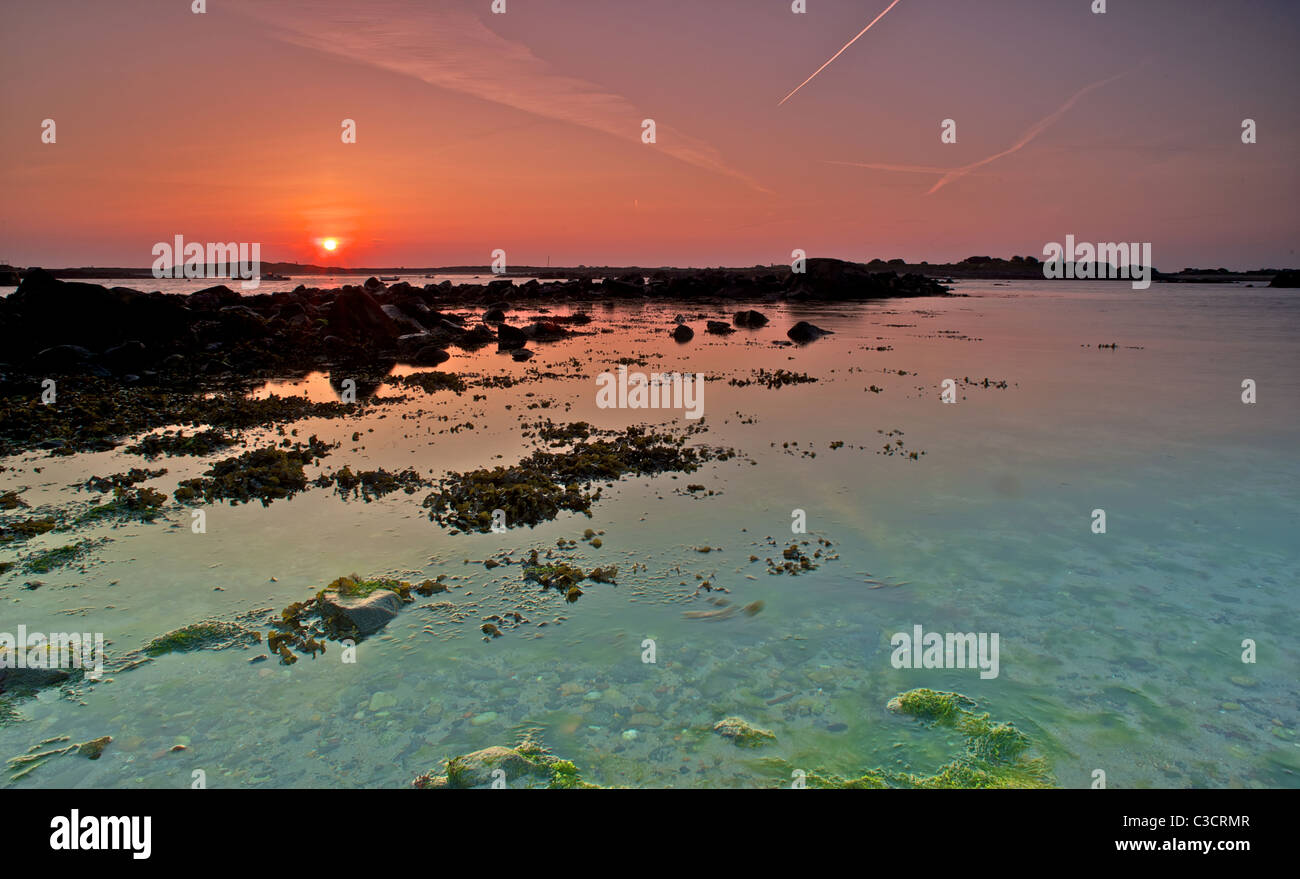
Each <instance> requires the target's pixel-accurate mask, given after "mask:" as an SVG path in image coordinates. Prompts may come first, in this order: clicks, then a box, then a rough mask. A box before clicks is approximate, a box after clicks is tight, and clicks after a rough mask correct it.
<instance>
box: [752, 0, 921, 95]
mask: <svg viewBox="0 0 1300 879" xmlns="http://www.w3.org/2000/svg"><path fill="white" fill-rule="evenodd" d="M900 2H901V0H894V2H893V3H890V4H889V5H888V6H887V7H885V11H884V12H882V13H880V14H879V15H877V16H876V17H875V18H873V19H872V20H871V24H869V25H867V26H866V27H864V28H863V29H862V30H860V31H858V35H857V36H856V37H854V38H853V39H851V40H849V41H848V42H847V43H845V44H844V48H843V49H840V50H839V51H838V52H836V53H835V54H834V55H832V56H831V57H830V61H827V62H826V63H825V64H823V65H822V66H821V67H818V68H817V69H816V70H814V71H813V74H812V76H810V77H808V78H807V79H805V80H804V81H803V82H801V83H799V84H798V85H797V86H795V88H794V91H792V92H790V94H788V95H786V96H785V97H784V98H782V99H781V100H780V102H779V103H778V104H777V106H778V107H779V106H781V104H784V103H785V102H786V101H788V100H790V99H791V98H793V97H794V93H795V92H797V91H799V89H801V88H803V87H804V86H806V85H807V84H808V83H810V82H812V81H813V80H814V79H815V78H816V77H817V74H819V73H821V72H822V71H823V70H825V69H826V68H827V67H830V66H831V61H834V60H835V59H836V58H838V57H840V56H841V55H843V54H844V50H845V49H847V48H848V47H849V46H852V45H853V44H854V43H856V42H857V41H858V39H859V38H860V37H861V36H862V35H863V34H865V33H866V32H867V31H869V30H871V29H872V28H873V27H875V26H876V22H878V21H880V19H882V18H884V17H885V16H886V15H887V14H889V10H891V9H893V8H894V7H895V6H897V5H898V4H899V3H900Z"/></svg>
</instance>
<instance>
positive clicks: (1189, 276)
mask: <svg viewBox="0 0 1300 879" xmlns="http://www.w3.org/2000/svg"><path fill="white" fill-rule="evenodd" d="M1031 259H1032V258H1031ZM859 265H862V266H864V267H866V268H867V269H868V270H871V271H882V272H883V271H894V272H898V273H899V274H916V275H922V276H924V277H927V278H933V279H935V280H942V279H945V278H951V279H954V280H988V281H1016V280H1026V281H1030V280H1033V281H1043V280H1050V279H1046V278H1044V276H1043V267H1042V263H1041V262H1029V261H1027V260H1008V259H999V258H989V257H972V258H970V259H967V260H963V261H962V262H957V263H928V262H919V263H909V262H904V261H902V260H892V261H888V262H886V261H884V260H873V261H871V262H869V263H860V264H859ZM34 269H35V267H31V268H25V269H17V268H13V267H9V266H0V276H3V275H5V274H10V275H11V276H16V277H17V278H21V277H23V276H25V275H26V274H27V273H28V272H30V271H33V270H34ZM783 270H784V271H788V270H789V266H788V265H784V264H782V265H767V266H723V267H717V268H675V267H665V266H589V265H579V266H523V265H519V266H513V267H511V268H510V270H508V271H506V272H504V273H495V272H493V271H492V267H491V266H490V265H477V266H430V267H414V268H412V267H406V266H367V267H358V268H344V267H340V266H317V265H304V264H300V263H286V262H264V263H262V264H261V272H262V275H263V276H267V275H287V276H289V277H294V278H297V277H302V278H310V277H314V276H340V275H342V276H357V277H367V276H372V275H373V276H392V275H406V276H409V275H474V274H477V275H484V276H488V277H489V278H490V279H498V278H538V279H540V280H573V279H581V278H604V277H619V276H624V275H632V274H639V275H643V276H646V277H656V276H661V277H668V278H680V277H683V276H691V275H698V274H701V273H705V272H727V273H730V274H735V275H740V276H746V275H753V276H758V275H765V274H770V273H772V272H774V271H778V272H779V271H783ZM46 271H47V272H48V273H49V274H50V275H52V276H53V277H55V278H58V279H59V280H78V279H84V278H103V279H114V280H155V278H154V275H153V271H152V269H148V268H126V267H121V266H80V267H67V268H58V269H46ZM1287 271H1294V270H1287V269H1275V268H1261V269H1254V270H1250V271H1229V270H1227V269H1222V268H1218V269H1199V268H1185V269H1182V270H1180V271H1178V272H1161V271H1159V270H1153V273H1152V280H1155V281H1160V282H1164V283H1200V284H1207V283H1208V284H1231V283H1242V282H1250V283H1260V284H1268V283H1269V282H1270V281H1272V280H1273V278H1274V277H1275V276H1277V275H1279V274H1282V273H1283V272H1287ZM12 279H13V278H12V277H11V280H12ZM0 282H3V281H2V280H0ZM13 283H14V284H15V285H16V284H17V283H18V282H17V280H13Z"/></svg>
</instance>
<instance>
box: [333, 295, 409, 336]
mask: <svg viewBox="0 0 1300 879" xmlns="http://www.w3.org/2000/svg"><path fill="white" fill-rule="evenodd" d="M326 319H327V320H328V321H329V334H330V335H331V336H338V337H339V338H342V339H346V340H349V341H362V340H369V341H383V342H393V341H396V339H397V337H398V336H400V335H402V333H403V332H404V330H403V327H402V326H400V325H399V324H398V323H397V322H396V321H394V320H393V319H392V318H391V317H389V316H388V315H387V314H386V313H385V312H384V309H383V307H382V306H380V304H379V303H378V302H377V301H376V300H375V297H373V296H371V295H370V294H369V293H367V292H366V291H365V290H359V289H357V288H356V287H349V288H347V289H345V290H344V291H343V292H342V293H339V294H338V295H337V296H335V297H334V301H333V302H332V303H330V308H329V311H328V312H327V318H326ZM420 329H423V328H422V327H421V328H420Z"/></svg>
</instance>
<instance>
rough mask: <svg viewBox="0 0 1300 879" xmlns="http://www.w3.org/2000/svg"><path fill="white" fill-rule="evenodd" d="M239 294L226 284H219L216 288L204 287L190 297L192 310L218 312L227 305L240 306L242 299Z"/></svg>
mask: <svg viewBox="0 0 1300 879" xmlns="http://www.w3.org/2000/svg"><path fill="white" fill-rule="evenodd" d="M242 298H243V297H241V296H240V295H239V294H238V293H236V292H235V291H234V290H231V289H230V288H229V287H227V286H226V285H225V284H218V285H217V286H215V287H204V288H203V289H202V290H198V291H196V292H194V293H191V294H190V295H189V306H190V308H194V309H198V310H200V311H218V310H220V309H221V308H224V307H225V306H227V305H238V304H239V300H240V299H242Z"/></svg>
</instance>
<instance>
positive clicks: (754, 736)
mask: <svg viewBox="0 0 1300 879" xmlns="http://www.w3.org/2000/svg"><path fill="white" fill-rule="evenodd" d="M713 731H714V732H715V733H717V734H718V735H720V736H722V737H723V738H724V739H731V741H732V744H734V745H736V746H737V747H739V748H757V747H759V746H761V745H766V744H768V743H769V742H775V741H776V733H774V732H772V731H771V730H767V729H761V728H760V727H757V726H753V725H751V724H750V723H749V722H747V721H745V720H742V719H741V718H739V717H724V718H723V719H722V720H719V721H718V722H717V723H715V724H714V725H713Z"/></svg>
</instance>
